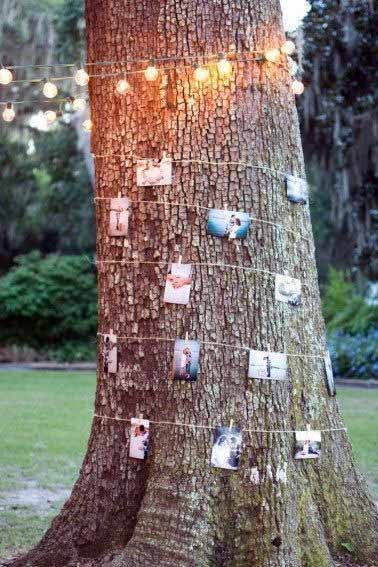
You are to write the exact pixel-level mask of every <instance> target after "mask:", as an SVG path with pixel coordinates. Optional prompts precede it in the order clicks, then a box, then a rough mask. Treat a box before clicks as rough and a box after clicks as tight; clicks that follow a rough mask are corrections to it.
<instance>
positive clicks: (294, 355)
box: [97, 333, 325, 360]
mask: <svg viewBox="0 0 378 567" xmlns="http://www.w3.org/2000/svg"><path fill="white" fill-rule="evenodd" d="M97 336H98V337H106V336H108V335H107V334H106V333H97ZM114 336H115V337H116V338H117V339H120V340H127V341H158V342H175V341H176V340H177V339H172V338H171V337H125V336H118V335H114ZM185 340H186V339H185ZM188 340H195V339H188ZM200 343H201V345H208V346H216V347H218V346H220V347H223V348H229V349H232V350H244V351H247V352H249V351H250V350H253V349H251V348H250V347H246V346H237V345H231V344H229V343H219V342H214V341H200ZM264 352H268V351H264ZM280 354H285V355H286V356H289V357H291V358H319V359H321V360H323V359H324V357H325V355H321V354H306V353H290V352H282V353H280Z"/></svg>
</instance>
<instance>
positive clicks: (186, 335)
mask: <svg viewBox="0 0 378 567" xmlns="http://www.w3.org/2000/svg"><path fill="white" fill-rule="evenodd" d="M188 341H189V333H188V331H186V333H185V342H186V343H187V342H188Z"/></svg>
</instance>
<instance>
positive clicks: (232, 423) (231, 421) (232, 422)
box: [229, 419, 234, 431]
mask: <svg viewBox="0 0 378 567" xmlns="http://www.w3.org/2000/svg"><path fill="white" fill-rule="evenodd" d="M233 425H234V420H233V419H230V427H229V429H230V431H231V429H232V426H233Z"/></svg>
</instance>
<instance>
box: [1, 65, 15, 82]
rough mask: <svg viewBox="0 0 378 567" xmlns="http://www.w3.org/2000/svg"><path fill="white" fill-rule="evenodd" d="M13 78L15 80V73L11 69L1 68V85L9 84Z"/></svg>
mask: <svg viewBox="0 0 378 567" xmlns="http://www.w3.org/2000/svg"><path fill="white" fill-rule="evenodd" d="M12 80H13V75H12V73H11V72H10V71H9V69H6V68H5V67H2V68H1V69H0V84H1V85H9V83H11V82H12Z"/></svg>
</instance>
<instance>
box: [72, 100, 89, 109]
mask: <svg viewBox="0 0 378 567" xmlns="http://www.w3.org/2000/svg"><path fill="white" fill-rule="evenodd" d="M85 106H86V102H85V98H80V97H77V98H74V99H73V101H72V108H73V109H74V110H76V111H77V112H82V111H83V110H84V108H85Z"/></svg>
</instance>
